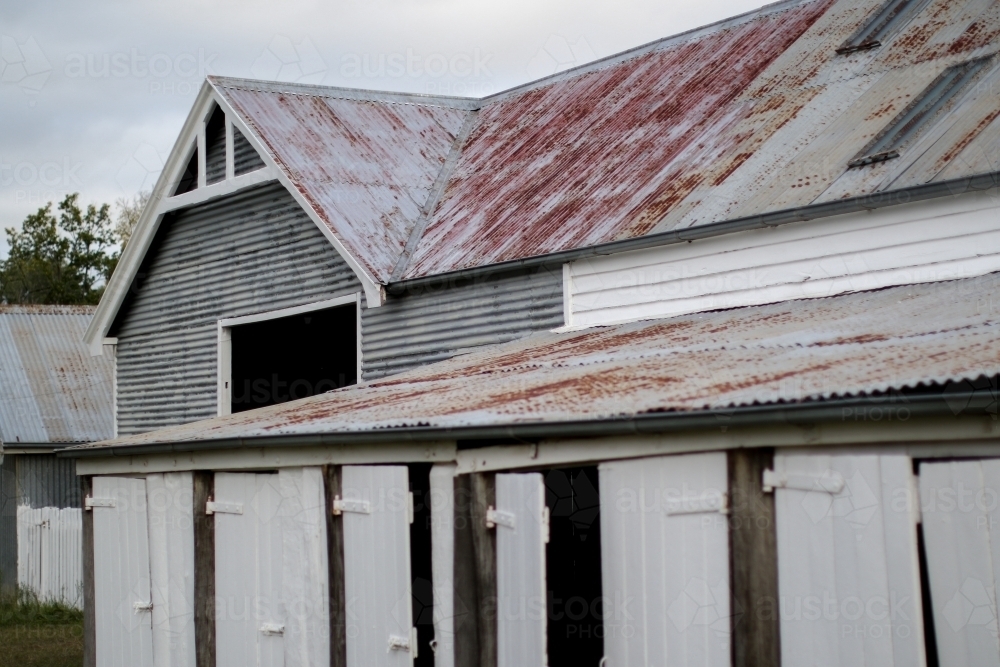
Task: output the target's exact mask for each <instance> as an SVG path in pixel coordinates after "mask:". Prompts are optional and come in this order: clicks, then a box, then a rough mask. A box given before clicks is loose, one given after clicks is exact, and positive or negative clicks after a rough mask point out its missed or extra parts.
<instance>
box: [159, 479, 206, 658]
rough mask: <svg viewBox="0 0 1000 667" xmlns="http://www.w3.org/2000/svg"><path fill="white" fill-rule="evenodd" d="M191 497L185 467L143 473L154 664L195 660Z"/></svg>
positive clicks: (190, 488)
mask: <svg viewBox="0 0 1000 667" xmlns="http://www.w3.org/2000/svg"><path fill="white" fill-rule="evenodd" d="M193 499H194V498H193V483H192V475H191V473H189V472H172V473H162V474H155V475H148V476H147V477H146V507H147V515H148V518H149V566H150V578H151V583H152V594H153V596H152V601H153V611H152V621H153V662H154V664H155V665H156V667H189V666H190V667H193V665H194V664H195V638H194V521H193V515H192V505H191V503H192V501H193ZM202 511H204V508H202Z"/></svg>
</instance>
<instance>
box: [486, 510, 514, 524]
mask: <svg viewBox="0 0 1000 667" xmlns="http://www.w3.org/2000/svg"><path fill="white" fill-rule="evenodd" d="M497 526H504V527H506V528H515V527H516V526H517V517H516V516H515V515H514V513H513V512H504V511H503V510H498V509H493V505H490V506H489V507H487V508H486V527H487V528H496V527H497Z"/></svg>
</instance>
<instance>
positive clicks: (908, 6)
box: [837, 0, 928, 54]
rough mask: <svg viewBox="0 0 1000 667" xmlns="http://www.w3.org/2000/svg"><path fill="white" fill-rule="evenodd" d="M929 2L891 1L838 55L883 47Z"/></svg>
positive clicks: (924, 0)
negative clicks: (886, 41) (883, 44)
mask: <svg viewBox="0 0 1000 667" xmlns="http://www.w3.org/2000/svg"><path fill="white" fill-rule="evenodd" d="M927 2H928V0H889V2H887V3H885V4H884V5H883V6H882V9H880V10H879V11H878V13H877V14H875V16H873V17H872V19H871V20H870V21H868V22H867V23H865V24H864V25H863V26H861V29H860V30H858V31H857V32H856V33H854V34H853V35H852V36H851V37H850V39H848V40H847V41H846V42H844V44H843V46H841V47H840V48H839V49H837V53H840V54H848V53H854V52H855V51H865V50H867V49H874V48H877V47H879V46H882V42H884V41H885V40H886V39H888V38H889V36H890V35H892V34H893V33H895V32H896V31H897V30H899V29H900V28H901V27H902V26H904V25H906V22H907V21H909V20H910V19H911V18H913V17H914V16H916V15H917V14H918V13H920V10H921V9H923V8H924V7H925V6H926V5H927Z"/></svg>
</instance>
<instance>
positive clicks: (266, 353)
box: [230, 304, 358, 413]
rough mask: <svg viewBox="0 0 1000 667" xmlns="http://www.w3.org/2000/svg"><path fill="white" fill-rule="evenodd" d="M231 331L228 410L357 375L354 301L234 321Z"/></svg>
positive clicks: (325, 387)
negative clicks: (249, 321)
mask: <svg viewBox="0 0 1000 667" xmlns="http://www.w3.org/2000/svg"><path fill="white" fill-rule="evenodd" d="M231 335H232V342H231V355H232V356H231V359H232V365H231V368H232V376H231V383H232V384H231V394H230V395H231V396H232V412H233V413H237V412H243V411H244V410H252V409H254V408H261V407H264V406H266V405H275V404H277V403H284V402H285V401H292V400H296V399H299V398H306V397H307V396H314V395H316V394H322V393H324V392H327V391H330V390H332V389H337V388H338V387H345V386H347V385H351V384H356V383H357V381H358V346H357V311H356V306H355V305H354V304H350V305H347V306H338V307H336V308H328V309H326V310H315V311H312V312H308V313H303V314H300V315H293V316H290V317H282V318H278V319H274V320H265V321H263V322H255V323H253V324H243V325H240V326H235V327H233V328H232V330H231Z"/></svg>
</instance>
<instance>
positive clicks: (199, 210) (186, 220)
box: [111, 183, 361, 435]
mask: <svg viewBox="0 0 1000 667" xmlns="http://www.w3.org/2000/svg"><path fill="white" fill-rule="evenodd" d="M155 243H156V245H155V246H154V247H153V248H151V250H150V252H149V254H148V257H149V258H150V259H149V261H148V264H147V265H145V266H144V267H143V268H142V269H141V271H140V275H141V276H142V281H141V282H140V283H139V284H138V285H137V287H136V288H135V293H134V296H133V298H132V302H131V304H130V305H127V306H126V308H125V309H123V311H122V312H123V318H122V320H121V321H120V322H119V323H116V326H115V329H114V330H113V333H112V334H111V335H116V336H117V337H118V420H119V421H118V430H119V433H120V434H121V435H127V434H130V433H140V432H144V431H150V430H153V429H156V428H162V427H164V426H170V425H173V424H181V423H185V422H190V421H195V420H198V419H205V418H208V417H213V416H215V414H216V372H217V371H216V357H217V324H216V323H217V321H218V320H219V319H222V318H225V317H236V316H240V315H247V314H251V313H257V312H263V311H270V310H277V309H280V308H287V307H290V306H296V305H301V304H305V303H310V302H315V301H321V300H323V299H329V298H333V297H336V296H340V295H345V294H351V293H354V292H358V291H360V290H361V284H360V283H359V282H358V279H357V277H356V276H355V275H354V273H353V271H352V270H351V269H350V267H349V266H348V265H347V263H346V262H345V261H344V260H343V259H342V258H341V257H340V255H338V254H337V252H336V251H335V250H334V248H333V247H332V246H331V245H330V243H329V241H327V240H326V238H325V237H324V236H323V235H322V233H321V232H320V231H319V229H317V227H316V225H315V224H313V223H312V221H310V220H309V218H308V217H307V216H306V214H305V212H304V211H302V209H301V208H300V207H299V206H298V204H296V203H295V200H294V199H292V197H291V195H290V194H288V192H287V191H286V190H285V189H284V188H283V187H282V186H281V185H279V184H277V183H274V184H269V185H265V186H262V187H260V188H255V189H253V190H249V191H245V192H241V193H237V194H234V195H231V196H229V197H223V198H220V199H218V200H213V201H211V202H208V203H205V204H201V205H199V206H195V207H192V208H190V209H186V210H184V211H182V212H179V213H177V214H174V215H172V216H170V217H168V218H167V219H166V220H164V221H163V223H162V227H161V233H160V236H159V238H158V239H157V241H156V242H155Z"/></svg>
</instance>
